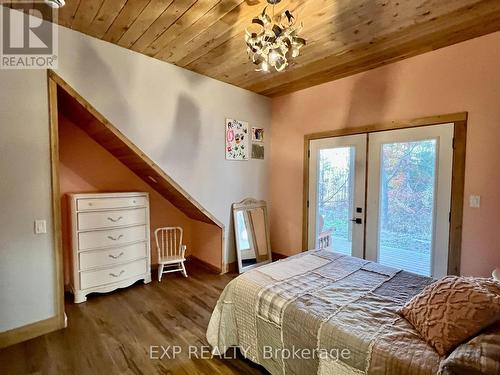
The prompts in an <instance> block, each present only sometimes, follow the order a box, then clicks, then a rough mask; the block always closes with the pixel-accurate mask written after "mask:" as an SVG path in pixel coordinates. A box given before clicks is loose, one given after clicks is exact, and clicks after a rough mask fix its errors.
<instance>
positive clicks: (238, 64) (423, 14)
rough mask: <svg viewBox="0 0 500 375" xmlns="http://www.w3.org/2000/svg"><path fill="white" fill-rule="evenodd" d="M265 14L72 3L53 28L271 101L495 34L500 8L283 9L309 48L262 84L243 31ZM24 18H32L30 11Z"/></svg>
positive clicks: (413, 4)
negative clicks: (78, 33)
mask: <svg viewBox="0 0 500 375" xmlns="http://www.w3.org/2000/svg"><path fill="white" fill-rule="evenodd" d="M9 3H10V2H9ZM41 5H43V4H41ZM265 5H266V1H265V0H85V1H83V0H71V1H67V4H66V6H64V7H63V8H61V9H60V11H59V19H58V22H59V23H60V24H61V25H63V26H67V27H72V28H73V29H76V30H79V31H82V32H84V33H86V34H88V35H91V36H94V37H98V38H101V39H103V40H106V41H109V42H112V43H115V44H118V45H120V46H123V47H126V48H129V49H131V50H134V51H136V52H140V53H143V54H146V55H148V56H151V57H155V58H157V59H159V60H162V61H166V62H170V63H173V64H176V65H178V66H181V67H185V68H187V69H190V70H193V71H195V72H198V73H200V74H203V75H206V76H209V77H212V78H215V79H218V80H221V81H224V82H227V83H230V84H233V85H236V86H239V87H242V88H245V89H249V90H252V91H254V92H257V93H260V94H263V95H268V96H276V95H281V94H285V93H288V92H292V91H294V90H297V89H300V88H306V87H310V86H312V85H316V84H319V83H324V82H327V81H331V80H335V79H338V78H342V77H345V76H348V75H351V74H355V73H358V72H361V71H364V70H368V69H372V68H374V67H377V66H382V65H384V64H387V63H389V62H393V61H398V60H401V59H403V58H406V57H409V56H415V55H417V54H420V53H424V52H427V51H430V50H433V49H437V48H441V47H445V46H449V45H451V44H454V43H458V42H461V41H465V40H467V39H471V38H475V37H478V36H481V35H485V34H487V33H491V32H495V31H499V30H500V25H499V23H498V14H499V12H500V1H499V0H446V1H444V0H308V1H304V0H284V1H282V2H281V3H280V4H279V5H277V8H276V13H280V10H281V9H283V8H287V9H290V10H292V11H293V12H294V14H295V15H296V16H297V19H298V21H299V22H304V29H303V30H302V32H301V36H303V37H304V38H306V39H307V45H306V46H304V48H303V49H302V51H301V55H300V56H299V57H298V58H296V59H293V60H292V61H291V62H290V65H289V67H288V68H287V69H286V70H285V71H284V72H281V73H278V72H274V71H272V72H269V73H267V74H266V73H263V72H255V66H254V65H253V64H252V63H251V62H250V61H249V58H248V56H247V53H246V47H245V42H244V33H245V28H246V27H247V26H248V25H250V23H251V20H252V18H253V17H255V16H256V15H258V14H259V13H260V12H261V11H262V9H263V7H264V6H265ZM9 6H11V7H15V6H13V5H12V4H10V5H9ZM21 10H23V11H25V12H29V11H33V9H31V8H30V7H29V5H24V6H23V7H21ZM42 10H43V9H42ZM42 13H43V12H42ZM46 13H47V12H46ZM42 15H43V14H42ZM43 17H44V18H45V15H43Z"/></svg>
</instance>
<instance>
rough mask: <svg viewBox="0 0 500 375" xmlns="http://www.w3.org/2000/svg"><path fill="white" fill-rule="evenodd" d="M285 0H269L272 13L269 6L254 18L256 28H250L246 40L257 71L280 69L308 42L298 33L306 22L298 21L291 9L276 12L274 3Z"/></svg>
mask: <svg viewBox="0 0 500 375" xmlns="http://www.w3.org/2000/svg"><path fill="white" fill-rule="evenodd" d="M280 1H281V0H267V2H268V3H269V4H270V5H272V15H271V16H269V14H267V6H266V7H265V8H264V10H263V11H262V13H261V14H260V15H259V16H257V17H255V18H253V19H252V31H249V30H248V29H246V35H245V42H246V44H247V52H248V55H249V56H250V59H251V60H252V62H253V63H254V64H255V65H257V68H256V69H255V70H256V71H264V72H268V71H269V70H270V68H271V67H273V68H274V69H276V70H277V71H278V72H281V71H283V70H284V69H285V68H286V67H287V66H288V61H289V60H290V59H291V58H295V57H297V56H298V55H299V53H300V49H301V48H302V47H303V46H304V45H305V44H306V41H305V39H303V38H300V37H299V36H298V34H299V32H300V31H301V30H302V27H303V25H302V24H300V25H299V26H297V25H296V19H295V17H294V16H293V14H292V13H291V12H290V11H289V10H285V11H284V12H283V13H281V14H280V15H279V16H278V17H275V16H274V6H275V5H276V4H278V3H279V2H280Z"/></svg>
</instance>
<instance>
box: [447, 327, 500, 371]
mask: <svg viewBox="0 0 500 375" xmlns="http://www.w3.org/2000/svg"><path fill="white" fill-rule="evenodd" d="M438 374H439V375H479V374H481V375H498V374H500V324H498V323H497V324H495V325H493V326H491V327H488V328H487V329H486V330H485V331H483V332H481V334H479V335H477V336H476V337H474V338H473V339H472V340H470V341H468V342H466V343H464V344H462V345H460V346H458V347H457V348H456V349H455V350H454V351H453V352H451V353H450V355H449V356H448V358H446V359H445V360H444V361H442V362H441V365H440V367H439V372H438Z"/></svg>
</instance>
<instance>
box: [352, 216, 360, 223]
mask: <svg viewBox="0 0 500 375" xmlns="http://www.w3.org/2000/svg"><path fill="white" fill-rule="evenodd" d="M351 221H352V222H354V223H356V224H363V219H361V218H359V217H358V218H355V219H352V220H351Z"/></svg>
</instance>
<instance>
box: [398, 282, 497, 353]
mask: <svg viewBox="0 0 500 375" xmlns="http://www.w3.org/2000/svg"><path fill="white" fill-rule="evenodd" d="M400 313H401V315H402V316H404V317H405V318H406V319H407V320H408V321H409V322H410V323H411V324H412V325H413V326H414V327H415V329H416V330H417V331H418V332H419V333H420V335H421V336H422V338H423V339H424V340H425V341H427V343H428V344H429V345H431V346H432V347H434V349H436V351H437V352H438V354H439V355H445V354H447V353H449V352H450V351H451V350H453V349H454V348H455V347H456V346H457V345H459V344H461V343H462V342H464V341H465V340H467V339H469V338H471V337H472V336H474V335H476V334H477V333H478V332H479V331H481V330H482V329H483V328H486V327H487V326H489V325H491V324H492V323H494V322H496V321H498V320H500V284H499V283H498V282H496V281H493V280H490V279H478V278H467V277H458V276H446V277H444V278H442V279H441V280H438V281H436V282H435V283H433V284H431V285H429V286H428V287H426V288H425V289H424V290H423V291H422V292H421V293H419V294H417V295H416V296H415V297H413V298H412V299H411V300H410V301H408V303H407V304H406V305H405V306H404V307H403V308H402V309H401V311H400Z"/></svg>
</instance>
